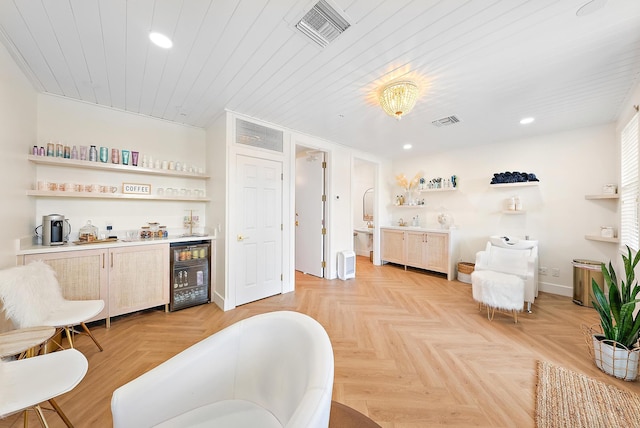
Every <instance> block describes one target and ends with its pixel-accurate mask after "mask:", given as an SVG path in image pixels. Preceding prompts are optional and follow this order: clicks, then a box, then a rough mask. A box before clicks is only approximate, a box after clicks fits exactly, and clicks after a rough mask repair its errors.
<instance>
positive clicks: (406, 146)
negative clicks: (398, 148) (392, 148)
mask: <svg viewBox="0 0 640 428" xmlns="http://www.w3.org/2000/svg"><path fill="white" fill-rule="evenodd" d="M411 147H413V146H412V145H411V144H409V143H407V144H405V145H404V146H402V148H403V149H405V150H409V149H410V148H411Z"/></svg>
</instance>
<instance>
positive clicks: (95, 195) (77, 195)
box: [27, 190, 211, 202]
mask: <svg viewBox="0 0 640 428" xmlns="http://www.w3.org/2000/svg"><path fill="white" fill-rule="evenodd" d="M27 196H36V197H46V198H72V199H139V200H146V201H189V202H208V201H210V200H211V199H209V198H200V197H194V196H183V195H174V196H163V195H137V194H123V193H100V192H59V191H49V190H27Z"/></svg>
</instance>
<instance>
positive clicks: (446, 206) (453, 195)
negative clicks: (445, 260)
mask: <svg viewBox="0 0 640 428" xmlns="http://www.w3.org/2000/svg"><path fill="white" fill-rule="evenodd" d="M617 147H618V144H617V142H616V134H615V125H613V124H611V125H606V126H597V127H591V128H585V129H577V130H574V131H570V132H563V133H556V134H550V135H544V136H540V137H535V138H528V139H521V140H514V141H506V142H502V143H494V144H486V145H481V146H474V147H469V148H467V149H464V150H451V151H449V152H446V153H440V154H436V155H431V156H423V157H417V158H407V159H405V160H397V161H395V162H394V163H393V173H394V174H398V173H405V174H406V175H407V176H413V175H414V174H415V173H416V172H418V171H421V170H422V171H424V172H425V177H427V179H430V178H433V177H438V176H442V177H448V176H451V175H452V174H456V175H457V176H458V178H459V190H458V191H456V192H442V193H423V194H422V196H423V197H424V198H425V199H426V205H425V208H422V209H415V210H401V209H396V208H390V209H389V211H388V214H387V215H388V217H387V219H386V220H387V223H393V222H395V221H397V219H398V218H399V217H401V216H402V217H404V218H407V217H409V218H410V217H411V215H412V214H413V213H414V212H415V213H420V216H421V217H422V218H423V220H422V222H423V223H422V225H423V226H425V225H426V226H436V227H437V226H438V224H437V219H436V217H437V215H438V213H439V212H440V211H441V210H448V212H449V213H450V214H452V215H453V218H454V220H455V224H456V226H457V227H458V228H459V236H460V245H461V248H460V254H461V258H462V260H463V261H471V262H473V261H474V260H475V253H476V252H477V251H479V250H481V249H482V248H483V247H484V245H485V243H486V240H487V237H488V236H490V235H496V234H497V235H513V236H520V237H524V236H525V235H528V236H529V237H530V238H531V239H537V240H539V241H540V242H539V248H540V266H546V267H548V275H546V276H540V287H541V289H542V290H543V291H551V292H555V293H557V294H564V295H571V294H572V284H573V282H572V281H573V267H572V265H571V262H572V260H573V259H574V258H586V259H592V260H599V261H608V260H610V259H611V258H612V257H613V258H615V257H616V250H617V245H615V244H610V243H603V242H594V241H589V240H586V239H584V236H585V235H587V234H599V233H600V226H603V225H614V226H616V227H617V225H618V205H617V202H616V201H611V200H604V201H592V200H585V198H584V196H585V195H586V194H597V193H601V190H602V185H603V184H605V183H618V167H617V157H618V149H617ZM504 171H525V172H529V173H535V174H536V175H537V176H538V177H539V179H540V184H539V186H537V187H520V188H508V189H505V188H492V187H490V186H489V183H490V181H491V177H492V175H493V173H496V172H504ZM386 183H387V186H388V188H389V189H391V192H392V194H395V193H393V192H396V193H397V192H398V191H399V188H398V187H397V186H396V184H395V180H394V177H393V176H392V177H387V182H386ZM512 195H519V196H520V198H521V200H522V203H523V208H524V210H526V214H523V215H505V214H502V213H501V210H502V209H503V207H504V203H505V200H506V199H507V198H509V197H511V196H512ZM388 202H389V203H391V201H388ZM552 268H558V269H559V270H560V275H559V276H558V277H553V276H552V275H551V271H552Z"/></svg>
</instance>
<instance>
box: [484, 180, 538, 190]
mask: <svg viewBox="0 0 640 428" xmlns="http://www.w3.org/2000/svg"><path fill="white" fill-rule="evenodd" d="M539 183H540V182H539V181H523V182H519V183H497V184H489V187H493V188H496V189H497V188H502V187H527V186H537V185H538V184H539Z"/></svg>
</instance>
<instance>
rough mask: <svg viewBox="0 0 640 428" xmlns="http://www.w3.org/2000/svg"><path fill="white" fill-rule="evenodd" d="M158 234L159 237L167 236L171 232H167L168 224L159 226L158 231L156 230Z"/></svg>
mask: <svg viewBox="0 0 640 428" xmlns="http://www.w3.org/2000/svg"><path fill="white" fill-rule="evenodd" d="M156 236H157V237H158V238H167V237H168V236H169V233H168V232H167V226H160V227H158V231H157V232H156Z"/></svg>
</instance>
